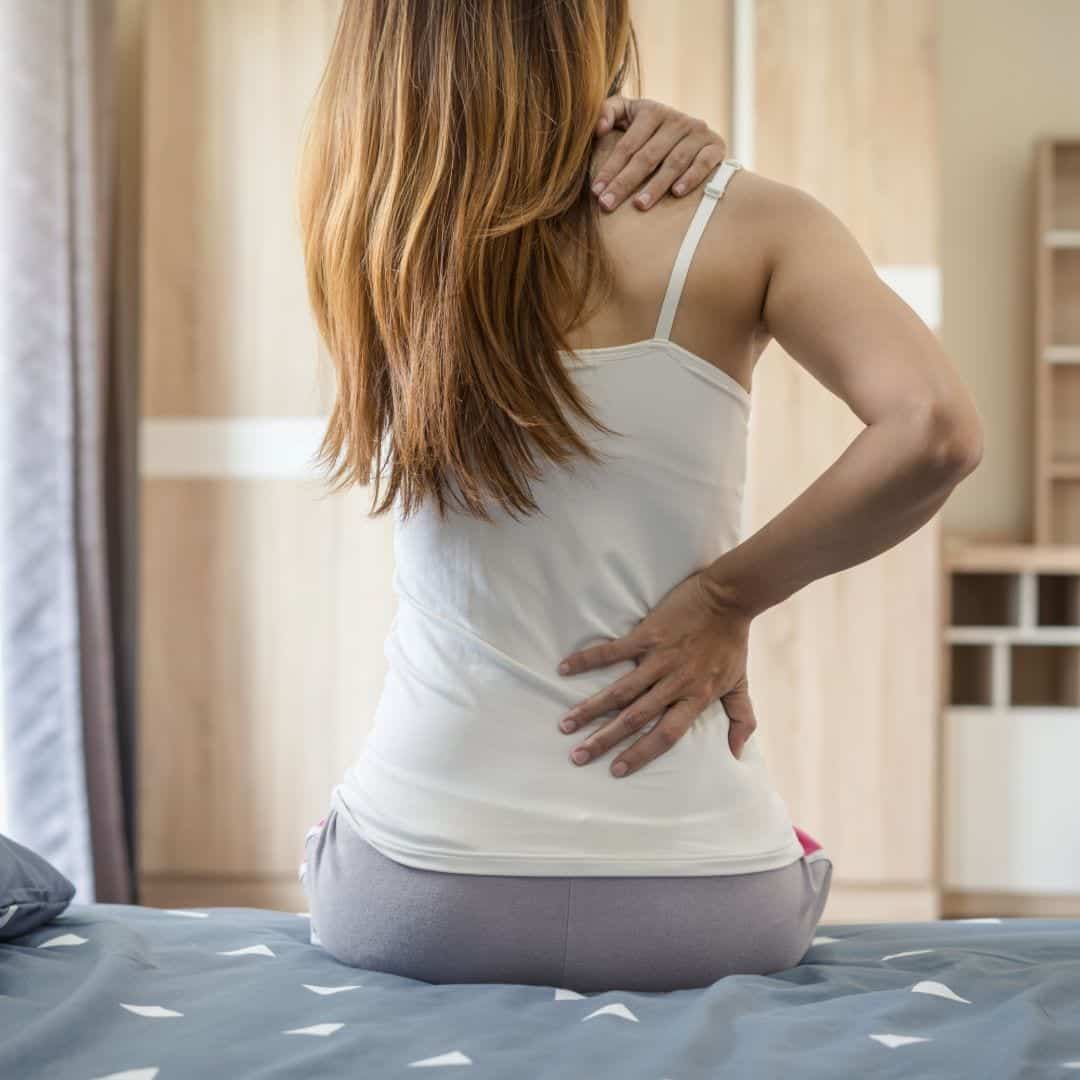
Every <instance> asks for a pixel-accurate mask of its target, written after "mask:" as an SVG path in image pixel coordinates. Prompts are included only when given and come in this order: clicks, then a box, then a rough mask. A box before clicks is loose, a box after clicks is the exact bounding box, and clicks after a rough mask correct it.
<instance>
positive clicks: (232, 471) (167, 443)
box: [139, 266, 941, 479]
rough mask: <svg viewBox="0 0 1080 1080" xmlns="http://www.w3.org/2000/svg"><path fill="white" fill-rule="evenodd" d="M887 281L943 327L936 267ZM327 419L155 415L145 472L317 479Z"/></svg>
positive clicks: (901, 272)
mask: <svg viewBox="0 0 1080 1080" xmlns="http://www.w3.org/2000/svg"><path fill="white" fill-rule="evenodd" d="M877 272H878V274H879V276H880V277H881V279H882V280H883V281H884V282H885V283H886V284H887V285H888V286H889V287H890V288H891V289H893V290H894V291H895V292H896V293H897V294H899V296H900V297H902V298H903V299H904V300H905V301H906V302H907V303H908V304H909V305H910V306H911V307H912V308H913V309H914V310H915V312H916V313H917V314H918V315H919V317H920V318H921V319H922V320H923V322H925V323H926V324H927V325H928V326H929V327H930V328H931V329H932V330H937V329H938V328H939V326H940V323H941V272H940V270H939V269H938V268H937V267H936V266H880V267H878V271H877ZM326 424H327V417H323V416H298V417H292V416H264V417H248V416H244V417H215V418H212V419H198V418H191V417H152V418H149V419H146V420H143V421H142V422H141V423H140V425H139V453H140V462H139V473H140V475H142V476H146V477H160V476H176V477H179V476H191V477H197V476H204V477H212V476H235V477H243V476H250V477H259V476H261V477H277V478H281V479H288V478H290V477H292V478H300V479H315V478H316V473H315V468H314V461H315V454H316V452H317V451H318V447H319V443H320V442H321V441H322V437H323V434H324V432H325V431H326Z"/></svg>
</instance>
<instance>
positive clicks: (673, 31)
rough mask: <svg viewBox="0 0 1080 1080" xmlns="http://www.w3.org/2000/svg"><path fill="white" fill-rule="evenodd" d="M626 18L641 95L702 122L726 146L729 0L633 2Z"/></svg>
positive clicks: (729, 78) (729, 84)
mask: <svg viewBox="0 0 1080 1080" xmlns="http://www.w3.org/2000/svg"><path fill="white" fill-rule="evenodd" d="M631 17H632V19H633V22H634V29H635V31H636V33H637V38H638V48H639V51H640V53H641V69H642V71H641V73H642V86H641V91H642V95H643V96H644V97H651V98H656V99H658V100H660V101H664V102H666V103H668V104H670V105H674V106H675V107H676V108H678V109H683V110H685V111H686V112H688V113H690V114H691V115H692V116H699V117H701V118H702V119H704V120H706V121H708V123H709V124H710V125H711V126H712V127H713V128H714V129H715V130H717V131H719V132H720V133H721V134H722V135H724V136H725V138H727V139H728V142H729V143H730V134H729V133H730V128H731V64H730V59H731V47H730V42H731V19H732V4H731V0H682V2H681V3H678V4H671V3H669V2H668V0H633V3H632V4H631ZM630 92H632V91H630Z"/></svg>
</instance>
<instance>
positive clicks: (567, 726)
mask: <svg viewBox="0 0 1080 1080" xmlns="http://www.w3.org/2000/svg"><path fill="white" fill-rule="evenodd" d="M559 727H560V728H561V729H562V730H563V731H565V732H566V733H567V734H569V733H570V732H571V731H576V730H577V724H575V723H574V721H573V720H564V721H563V722H562V723H561V724H560V725H559Z"/></svg>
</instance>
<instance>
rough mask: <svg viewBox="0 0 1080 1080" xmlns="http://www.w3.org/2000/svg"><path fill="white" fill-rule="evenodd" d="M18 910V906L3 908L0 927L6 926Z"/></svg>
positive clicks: (0, 914) (0, 915)
mask: <svg viewBox="0 0 1080 1080" xmlns="http://www.w3.org/2000/svg"><path fill="white" fill-rule="evenodd" d="M18 910H19V905H18V904H12V905H11V907H9V908H5V909H4V911H3V912H2V913H0V927H3V926H7V924H8V923H9V922H11V920H12V919H13V918H14V917H15V912H16V911H18Z"/></svg>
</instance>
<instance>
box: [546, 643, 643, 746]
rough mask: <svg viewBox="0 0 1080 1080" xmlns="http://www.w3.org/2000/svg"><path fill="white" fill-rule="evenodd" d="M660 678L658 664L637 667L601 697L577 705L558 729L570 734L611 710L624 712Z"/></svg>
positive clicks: (607, 688) (594, 696)
mask: <svg viewBox="0 0 1080 1080" xmlns="http://www.w3.org/2000/svg"><path fill="white" fill-rule="evenodd" d="M659 677H660V662H659V661H658V660H654V661H651V662H650V661H648V660H646V661H645V662H643V663H641V664H638V666H637V667H636V668H634V670H633V671H629V672H627V673H626V674H625V675H624V676H623V677H622V678H621V679H618V680H616V681H615V682H613V683H612V684H611V685H610V686H607V687H605V688H604V689H603V690H601V691H600V692H599V693H598V694H593V696H592V697H590V698H586V699H585V700H584V701H582V702H579V703H578V704H577V705H575V706H574V707H573V708H572V709H571V710H570V711H569V712H568V713H567V714H566V716H564V717H563V719H562V720H561V721H560V723H559V728H560V729H561V730H562V731H564V732H566V733H567V734H569V733H570V732H572V731H576V730H577V729H578V728H579V727H581V726H582V724H587V723H588V722H589V721H590V720H595V719H596V718H597V717H599V716H603V715H604V713H607V712H611V710H612V709H622V708H624V707H625V706H627V705H629V704H630V702H632V701H637V699H638V698H639V697H641V695H642V694H644V693H645V692H646V691H647V690H648V689H649V687H650V686H652V685H653V683H654V682H656V680H657V679H658V678H659Z"/></svg>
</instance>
